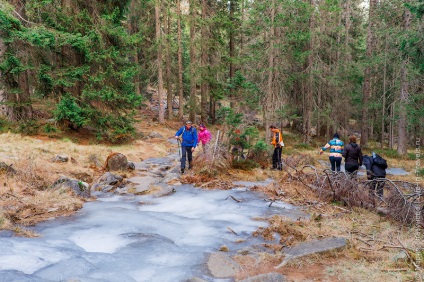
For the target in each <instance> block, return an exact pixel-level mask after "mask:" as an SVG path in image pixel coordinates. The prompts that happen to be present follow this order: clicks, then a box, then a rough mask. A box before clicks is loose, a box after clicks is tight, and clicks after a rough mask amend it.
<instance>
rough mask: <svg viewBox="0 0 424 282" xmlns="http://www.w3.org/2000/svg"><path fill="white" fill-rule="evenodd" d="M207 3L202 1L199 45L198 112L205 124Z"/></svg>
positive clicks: (206, 99) (204, 0)
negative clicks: (199, 82) (199, 81)
mask: <svg viewBox="0 0 424 282" xmlns="http://www.w3.org/2000/svg"><path fill="white" fill-rule="evenodd" d="M207 8H208V6H207V1H206V0H202V30H201V34H202V45H201V50H202V51H201V52H202V56H201V65H202V82H201V83H202V84H201V86H200V93H201V94H200V97H201V101H200V108H201V109H200V111H201V119H202V122H207V120H208V116H207V114H208V109H207V108H208V85H207V83H206V80H205V77H206V76H207V64H208V52H207V50H208V34H207V25H206V18H207Z"/></svg>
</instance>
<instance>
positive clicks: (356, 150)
mask: <svg viewBox="0 0 424 282" xmlns="http://www.w3.org/2000/svg"><path fill="white" fill-rule="evenodd" d="M342 155H343V157H344V158H345V171H347V172H349V173H354V172H355V171H356V172H357V171H358V169H359V167H360V166H361V165H362V149H361V147H359V145H358V144H356V136H355V135H350V136H349V144H347V145H346V147H345V148H344V150H343V154H342Z"/></svg>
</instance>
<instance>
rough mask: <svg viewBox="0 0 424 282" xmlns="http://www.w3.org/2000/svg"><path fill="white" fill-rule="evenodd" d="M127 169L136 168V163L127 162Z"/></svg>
mask: <svg viewBox="0 0 424 282" xmlns="http://www.w3.org/2000/svg"><path fill="white" fill-rule="evenodd" d="M127 169H129V170H134V169H135V165H134V163H132V162H128V163H127Z"/></svg>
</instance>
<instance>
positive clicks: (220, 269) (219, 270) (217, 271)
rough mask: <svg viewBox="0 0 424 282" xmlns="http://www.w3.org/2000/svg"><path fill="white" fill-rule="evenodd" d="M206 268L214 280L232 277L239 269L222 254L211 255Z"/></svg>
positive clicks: (230, 259)
mask: <svg viewBox="0 0 424 282" xmlns="http://www.w3.org/2000/svg"><path fill="white" fill-rule="evenodd" d="M208 268H209V271H210V272H211V274H212V275H213V276H214V277H216V278H229V277H233V276H235V275H236V274H237V272H238V271H239V270H240V269H241V267H240V265H238V264H237V262H235V261H234V260H233V259H232V258H230V257H229V256H228V255H226V254H223V253H213V254H211V255H210V256H209V260H208Z"/></svg>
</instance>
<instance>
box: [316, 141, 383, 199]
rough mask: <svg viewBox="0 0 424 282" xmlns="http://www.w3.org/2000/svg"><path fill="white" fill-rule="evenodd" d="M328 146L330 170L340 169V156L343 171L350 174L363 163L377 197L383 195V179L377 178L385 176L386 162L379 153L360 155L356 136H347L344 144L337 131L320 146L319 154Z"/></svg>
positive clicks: (354, 172) (336, 170)
mask: <svg viewBox="0 0 424 282" xmlns="http://www.w3.org/2000/svg"><path fill="white" fill-rule="evenodd" d="M328 148H330V156H329V159H330V163H331V170H332V171H334V172H339V171H340V165H341V162H342V157H343V158H345V171H346V172H348V173H350V174H356V173H357V171H358V169H359V167H360V166H362V165H364V166H365V168H366V170H367V178H368V180H373V182H372V186H373V187H374V188H375V190H376V193H377V195H378V196H379V197H382V196H383V188H384V181H378V180H377V179H382V178H386V169H387V162H386V160H385V159H383V158H382V157H381V156H380V155H378V154H376V153H375V152H372V155H371V156H367V155H362V149H361V147H360V146H359V145H358V144H357V143H356V136H355V135H350V136H349V144H347V145H346V146H344V142H343V141H342V140H340V136H339V134H338V133H335V134H334V136H333V139H332V140H330V141H329V142H328V143H327V144H325V146H324V147H322V148H321V150H320V152H319V153H320V154H322V153H323V152H324V151H325V150H327V149H328Z"/></svg>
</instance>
